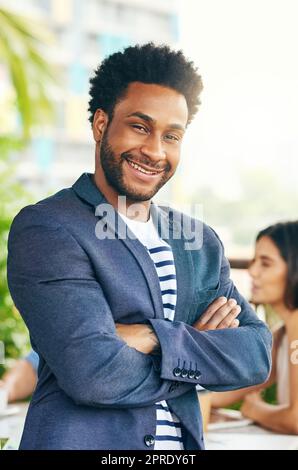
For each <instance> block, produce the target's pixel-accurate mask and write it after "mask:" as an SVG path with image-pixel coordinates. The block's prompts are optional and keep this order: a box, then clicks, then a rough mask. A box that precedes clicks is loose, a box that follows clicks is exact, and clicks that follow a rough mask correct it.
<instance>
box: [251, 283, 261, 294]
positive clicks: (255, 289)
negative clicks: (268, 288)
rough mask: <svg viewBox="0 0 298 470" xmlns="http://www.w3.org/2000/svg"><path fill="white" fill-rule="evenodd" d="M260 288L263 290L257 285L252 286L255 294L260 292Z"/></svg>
mask: <svg viewBox="0 0 298 470" xmlns="http://www.w3.org/2000/svg"><path fill="white" fill-rule="evenodd" d="M260 288H261V287H260V286H256V285H255V284H252V286H251V289H252V291H253V292H256V291H258V290H260Z"/></svg>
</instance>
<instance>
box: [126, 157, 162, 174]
mask: <svg viewBox="0 0 298 470" xmlns="http://www.w3.org/2000/svg"><path fill="white" fill-rule="evenodd" d="M126 161H127V163H128V164H129V166H131V167H132V168H134V169H135V170H138V171H140V172H141V173H144V174H145V175H151V176H155V175H158V174H159V173H161V170H159V171H149V170H146V169H145V168H144V167H142V166H141V165H138V164H137V163H135V162H133V161H131V160H128V159H126Z"/></svg>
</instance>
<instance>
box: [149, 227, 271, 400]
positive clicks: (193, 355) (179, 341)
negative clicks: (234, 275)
mask: <svg viewBox="0 0 298 470" xmlns="http://www.w3.org/2000/svg"><path fill="white" fill-rule="evenodd" d="M209 230H210V228H209ZM211 230H212V229H211ZM212 232H213V237H214V236H215V237H216V239H217V247H218V250H220V252H221V258H220V259H221V266H220V280H219V290H218V292H217V297H221V296H225V297H227V298H228V299H229V298H234V299H236V301H237V303H238V304H239V305H240V306H241V313H240V315H239V316H238V317H237V318H238V319H239V320H240V325H239V327H238V328H234V329H220V330H212V331H198V330H197V329H195V328H193V327H192V326H191V325H188V324H186V323H184V322H179V321H176V322H175V321H173V322H166V321H161V320H159V319H150V323H151V325H152V327H153V329H154V331H155V333H156V335H157V337H158V340H159V342H160V345H161V351H162V365H161V377H162V378H164V379H173V378H176V380H178V381H179V380H180V381H184V382H188V383H189V382H193V383H196V384H199V385H201V386H202V387H204V388H206V389H209V390H212V391H226V390H235V389H239V388H244V387H249V386H252V385H256V384H260V383H263V382H265V381H266V380H267V378H268V376H269V375H270V371H271V348H272V335H271V333H270V331H269V329H268V327H267V326H266V325H265V323H264V322H262V321H261V320H259V319H258V317H257V315H256V313H255V311H254V310H253V308H252V307H251V306H250V304H249V303H248V302H247V301H246V300H245V299H244V298H243V297H242V296H241V295H240V294H239V292H238V290H237V289H236V287H235V286H234V284H233V282H232V281H231V279H230V265H229V262H228V260H227V258H226V257H225V256H224V248H223V245H222V242H221V241H220V239H219V238H218V236H217V234H216V233H215V232H214V231H213V230H212ZM207 306H208V303H207V304H206V307H207ZM202 313H203V312H201V313H200V314H202ZM200 314H198V317H199V316H200Z"/></svg>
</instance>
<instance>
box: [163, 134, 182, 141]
mask: <svg viewBox="0 0 298 470" xmlns="http://www.w3.org/2000/svg"><path fill="white" fill-rule="evenodd" d="M165 137H166V138H167V139H169V140H172V141H174V142H179V140H180V138H179V137H177V136H176V135H173V134H167V135H166V136H165Z"/></svg>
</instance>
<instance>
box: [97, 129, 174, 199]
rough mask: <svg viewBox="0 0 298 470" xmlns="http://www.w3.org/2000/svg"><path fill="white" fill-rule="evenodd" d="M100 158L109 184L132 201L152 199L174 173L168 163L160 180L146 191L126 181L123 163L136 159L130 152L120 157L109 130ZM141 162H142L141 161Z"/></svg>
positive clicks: (102, 143) (105, 136) (104, 137)
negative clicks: (110, 141) (117, 155)
mask: <svg viewBox="0 0 298 470" xmlns="http://www.w3.org/2000/svg"><path fill="white" fill-rule="evenodd" d="M99 158H100V163H101V166H102V169H103V172H104V175H105V178H106V180H107V181H108V183H109V185H110V186H112V188H113V189H115V190H116V191H117V193H118V194H119V195H121V196H126V197H127V198H128V199H130V200H132V201H137V202H141V201H148V200H149V199H152V198H153V196H155V194H156V193H157V192H158V191H159V190H160V189H161V188H162V187H163V186H164V184H165V183H166V182H167V181H168V180H169V179H170V178H171V176H172V174H171V173H170V165H169V164H167V166H166V168H165V169H164V171H163V173H162V176H161V178H160V180H159V181H158V183H156V185H155V186H154V187H153V188H151V189H150V190H147V191H146V189H145V188H144V189H143V190H138V189H137V188H136V187H134V186H133V183H131V184H129V183H126V182H125V177H124V174H123V164H124V161H125V160H126V159H127V158H129V159H131V160H134V158H133V156H132V155H131V153H130V152H123V153H121V155H120V159H118V158H117V157H116V155H115V153H114V151H113V149H112V147H111V146H110V145H109V142H108V137H107V132H105V133H104V136H103V138H102V141H101V147H100V157H99ZM139 163H142V162H141V161H139ZM143 163H144V164H145V162H143ZM146 164H147V165H148V164H149V165H150V163H148V162H146Z"/></svg>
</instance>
